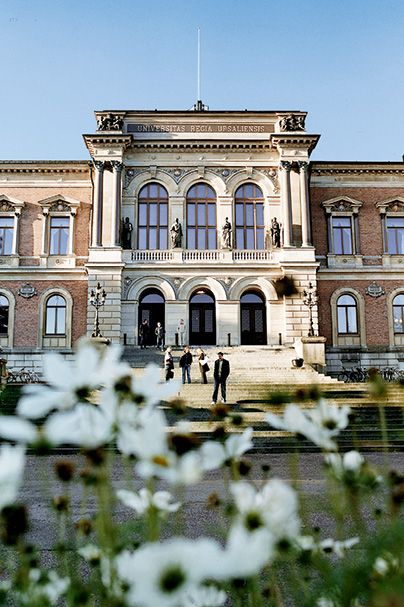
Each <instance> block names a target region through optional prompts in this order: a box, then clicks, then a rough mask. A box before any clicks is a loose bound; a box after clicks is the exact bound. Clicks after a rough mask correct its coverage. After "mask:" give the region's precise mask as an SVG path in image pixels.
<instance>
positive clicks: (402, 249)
mask: <svg viewBox="0 0 404 607" xmlns="http://www.w3.org/2000/svg"><path fill="white" fill-rule="evenodd" d="M386 236H387V238H386V245H387V251H386V252H387V253H389V254H390V255H404V216H403V217H386Z"/></svg>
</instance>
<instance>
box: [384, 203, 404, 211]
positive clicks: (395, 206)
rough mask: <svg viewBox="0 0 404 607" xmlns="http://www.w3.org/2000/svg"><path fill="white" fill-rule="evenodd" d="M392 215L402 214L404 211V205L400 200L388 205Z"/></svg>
mask: <svg viewBox="0 0 404 607" xmlns="http://www.w3.org/2000/svg"><path fill="white" fill-rule="evenodd" d="M387 208H388V210H389V212H390V213H402V212H403V211H404V203H403V202H401V201H400V200H395V201H394V202H390V203H389V204H388V205H387Z"/></svg>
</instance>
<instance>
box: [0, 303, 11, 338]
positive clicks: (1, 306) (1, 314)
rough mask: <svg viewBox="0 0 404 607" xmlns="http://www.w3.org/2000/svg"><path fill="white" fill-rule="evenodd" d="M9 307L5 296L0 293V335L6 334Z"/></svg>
mask: <svg viewBox="0 0 404 607" xmlns="http://www.w3.org/2000/svg"><path fill="white" fill-rule="evenodd" d="M9 308H10V304H9V301H8V299H7V297H5V296H4V295H0V336H6V335H8V317H9Z"/></svg>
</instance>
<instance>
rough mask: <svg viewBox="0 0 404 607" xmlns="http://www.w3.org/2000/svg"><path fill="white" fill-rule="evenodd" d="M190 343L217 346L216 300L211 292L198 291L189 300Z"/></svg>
mask: <svg viewBox="0 0 404 607" xmlns="http://www.w3.org/2000/svg"><path fill="white" fill-rule="evenodd" d="M189 318H190V330H189V343H190V344H191V345H194V346H195V345H206V346H214V345H215V344H216V314H215V298H214V297H213V295H212V293H210V292H209V291H202V290H201V291H197V292H196V293H194V294H193V295H192V297H191V299H190V300H189Z"/></svg>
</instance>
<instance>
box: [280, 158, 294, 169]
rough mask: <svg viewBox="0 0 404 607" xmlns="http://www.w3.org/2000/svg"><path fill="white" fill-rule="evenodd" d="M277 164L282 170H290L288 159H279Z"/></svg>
mask: <svg viewBox="0 0 404 607" xmlns="http://www.w3.org/2000/svg"><path fill="white" fill-rule="evenodd" d="M279 166H280V168H281V169H283V170H284V171H290V170H291V169H292V163H291V162H289V160H281V161H280V164H279Z"/></svg>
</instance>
